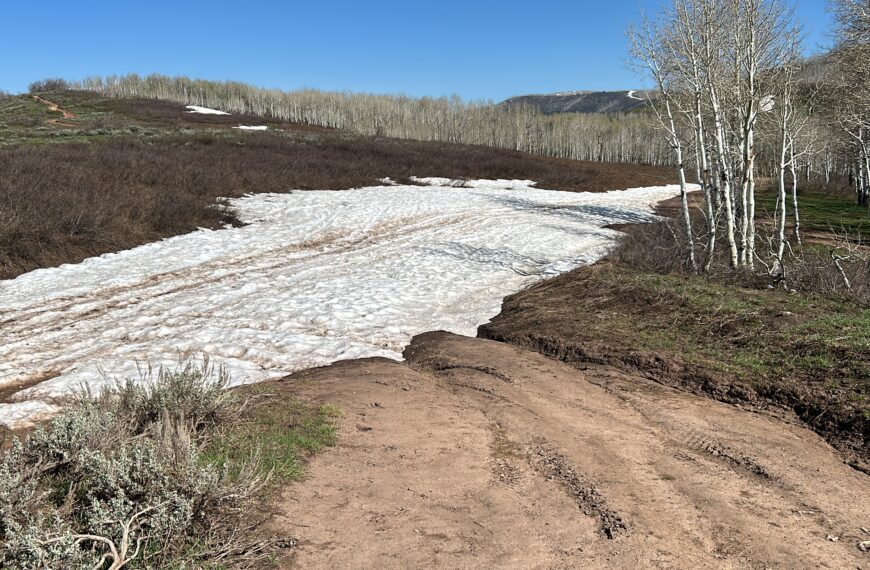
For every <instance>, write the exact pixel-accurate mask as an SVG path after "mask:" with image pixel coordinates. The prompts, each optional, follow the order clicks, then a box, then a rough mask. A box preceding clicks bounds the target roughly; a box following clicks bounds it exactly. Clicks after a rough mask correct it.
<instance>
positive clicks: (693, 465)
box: [271, 333, 870, 569]
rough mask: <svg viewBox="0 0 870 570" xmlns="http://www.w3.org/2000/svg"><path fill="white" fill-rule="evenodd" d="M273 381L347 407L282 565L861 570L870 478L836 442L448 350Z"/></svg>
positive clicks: (290, 498) (289, 494) (537, 363)
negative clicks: (844, 459) (838, 449)
mask: <svg viewBox="0 0 870 570" xmlns="http://www.w3.org/2000/svg"><path fill="white" fill-rule="evenodd" d="M405 356H406V358H407V362H406V363H397V362H392V361H388V360H383V359H367V360H358V361H349V362H343V363H338V364H335V365H333V366H329V367H326V368H321V369H316V370H309V371H305V372H301V373H299V374H296V375H293V376H291V377H289V378H287V379H285V380H282V381H278V382H275V383H273V384H272V386H273V387H274V388H275V390H276V392H277V393H278V394H289V395H292V396H294V397H298V398H301V399H303V400H308V401H313V402H317V403H321V402H328V403H332V404H336V405H338V406H339V407H340V408H341V410H342V411H343V417H342V420H341V425H340V434H339V435H340V437H339V444H338V446H337V447H335V448H333V449H331V450H329V451H327V452H325V453H323V454H322V455H319V456H318V457H316V458H315V459H314V460H313V461H312V463H311V465H310V469H309V478H308V480H307V481H305V482H303V483H300V484H296V485H293V486H291V487H288V488H287V489H286V490H285V491H284V492H283V494H282V495H281V496H280V497H278V498H276V500H275V502H274V505H273V509H274V518H273V520H272V523H271V531H272V532H275V533H276V534H278V535H279V536H280V537H281V538H283V539H284V542H283V543H284V544H286V545H288V549H287V550H286V551H284V552H283V554H282V556H281V557H280V559H279V561H278V562H279V566H280V567H282V568H420V567H448V568H493V567H499V568H531V567H535V568H693V569H694V568H788V569H793V568H860V567H862V566H863V567H867V565H868V562H870V559H868V555H867V554H865V553H863V552H862V551H861V550H860V549H859V548H858V543H859V542H861V541H865V540H868V539H870V535H868V534H867V532H866V531H864V530H862V527H864V528H867V527H870V518H868V512H867V509H866V498H867V497H868V496H870V479H868V478H867V476H865V475H863V474H861V473H859V472H857V471H855V470H853V469H850V468H849V467H847V466H846V465H844V464H843V463H842V462H841V461H840V459H839V458H838V456H837V454H836V453H835V452H834V451H833V450H832V449H831V448H830V447H829V446H828V445H827V444H826V443H825V442H824V441H822V440H821V439H820V438H819V437H818V436H816V435H815V434H814V433H812V432H811V431H808V430H806V429H804V428H802V427H799V426H797V425H790V424H787V423H784V422H782V421H780V420H778V419H776V418H772V417H770V416H767V415H762V414H757V413H752V412H748V411H744V410H740V409H738V408H736V407H733V406H729V405H726V404H722V403H719V402H715V401H712V400H709V399H706V398H703V397H698V396H695V395H692V394H688V393H685V392H681V391H678V390H674V389H672V388H669V387H665V386H662V385H660V384H657V383H654V382H652V381H649V380H646V379H644V378H641V377H639V376H637V375H636V374H628V373H625V372H621V371H618V370H615V369H612V368H609V367H606V366H590V367H588V368H586V369H582V370H578V369H577V368H575V367H571V366H568V365H566V364H563V363H560V362H557V361H554V360H550V359H547V358H545V357H544V356H542V355H539V354H537V353H533V352H529V351H526V350H523V349H521V348H517V347H512V346H508V345H505V344H501V343H497V342H492V341H487V340H481V339H471V338H465V337H459V336H455V335H450V334H447V333H427V334H424V335H421V336H419V337H417V338H415V339H414V340H413V341H412V343H411V344H410V345H409V347H408V348H407V349H406V351H405Z"/></svg>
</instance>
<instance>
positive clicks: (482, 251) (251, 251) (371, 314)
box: [0, 178, 678, 427]
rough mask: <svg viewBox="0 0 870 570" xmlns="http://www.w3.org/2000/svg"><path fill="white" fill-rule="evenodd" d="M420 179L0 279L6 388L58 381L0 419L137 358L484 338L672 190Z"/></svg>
mask: <svg viewBox="0 0 870 570" xmlns="http://www.w3.org/2000/svg"><path fill="white" fill-rule="evenodd" d="M420 180H421V181H426V182H427V183H428V184H430V185H428V186H394V185H389V186H379V187H374V188H362V189H358V190H347V191H340V192H335V191H308V192H293V193H290V194H258V195H252V196H248V197H245V198H241V199H238V200H233V201H232V205H233V206H234V207H235V208H236V209H237V210H238V212H239V215H240V217H241V219H242V220H243V221H245V222H247V223H248V225H245V226H243V227H236V228H229V229H223V230H219V231H209V230H201V231H197V232H193V233H191V234H187V235H183V236H177V237H174V238H170V239H166V240H163V241H160V242H157V243H152V244H148V245H144V246H141V247H137V248H135V249H131V250H127V251H121V252H119V253H113V254H106V255H103V256H100V257H95V258H90V259H86V260H85V261H83V262H81V263H78V264H74V265H64V266H62V267H58V268H53V269H40V270H37V271H32V272H30V273H27V274H25V275H22V276H20V277H18V278H16V279H13V280H9V281H0V336H2V338H3V342H2V343H0V386H9V385H11V384H13V383H15V382H16V381H19V382H20V381H21V379H22V378H28V377H31V378H32V377H33V376H34V375H36V374H39V373H44V372H46V371H52V372H55V373H56V372H59V373H60V374H59V375H58V376H57V377H54V378H52V379H50V380H46V381H45V382H42V383H41V384H38V385H36V386H33V387H30V388H27V389H25V390H22V391H20V392H18V393H17V394H16V395H15V396H14V398H13V399H14V401H15V403H12V404H5V405H2V406H0V423H2V424H5V425H7V426H9V427H16V426H21V425H25V424H26V423H28V422H32V421H34V418H41V417H44V416H45V415H46V414H49V413H51V412H53V411H54V410H55V408H54V406H53V405H52V404H51V403H49V402H56V400H57V399H58V398H60V399H62V398H64V397H66V396H68V395H70V394H71V393H73V392H75V391H77V390H79V389H81V386H82V385H84V386H87V387H89V388H90V389H91V390H94V391H98V390H99V389H100V388H101V387H102V386H104V384H105V382H106V381H107V380H106V378H107V377H108V378H112V377H114V378H124V377H130V378H138V377H139V374H138V369H137V362H139V363H140V364H141V363H144V362H148V363H150V364H151V365H152V366H154V367H157V366H168V367H173V366H175V365H176V364H177V362H178V360H179V356H185V355H197V354H206V355H208V356H209V357H210V358H211V360H212V362H214V363H216V364H221V365H223V366H224V367H226V368H227V371H228V372H229V373H230V374H231V376H232V378H233V380H234V381H235V382H236V383H244V382H256V381H261V380H266V379H269V378H276V377H281V376H284V375H286V374H288V373H290V372H293V371H296V370H300V369H303V368H309V367H312V366H321V365H326V364H329V363H331V362H334V361H336V360H342V359H348V358H361V357H370V356H384V357H388V358H395V359H400V358H401V351H402V348H403V347H404V346H405V345H406V344H407V343H408V341H409V340H410V338H411V337H412V336H413V335H415V334H418V333H421V332H424V331H429V330H438V329H442V330H447V331H452V332H455V333H459V334H466V335H474V334H475V331H476V329H477V327H478V325H480V324H481V323H484V322H486V321H487V320H488V319H489V318H491V317H492V316H493V315H495V314H497V313H498V311H499V310H500V306H501V301H502V298H503V297H505V296H506V295H508V294H511V293H513V292H516V291H517V290H519V289H521V288H523V287H526V286H528V285H530V284H532V283H533V282H535V281H536V280H539V279H542V278H544V277H548V276H552V275H555V274H558V273H560V272H564V271H568V270H570V269H573V268H575V267H577V266H579V265H583V264H587V263H592V262H594V261H595V260H597V259H599V258H600V257H601V256H603V255H604V254H605V253H607V251H608V250H609V249H610V248H611V247H613V245H614V244H615V242H616V239H617V236H618V233H617V232H615V231H613V230H609V229H606V228H605V226H607V225H609V224H614V223H630V222H644V221H650V220H652V219H654V216H653V214H652V213H651V210H650V207H651V205H653V204H655V203H656V202H658V201H660V200H663V199H667V198H670V197H673V196H676V195H677V193H678V187H676V186H668V187H658V188H639V189H633V190H625V191H618V192H607V193H595V194H593V193H569V192H554V191H549V190H540V189H536V188H533V187H532V183H531V182H529V181H521V180H499V181H484V180H471V181H464V182H463V186H464V187H461V188H458V187H454V186H453V185H452V183H451V181H449V180H448V181H445V180H442V179H432V178H429V179H420ZM102 371H105V374H102V373H101V372H102Z"/></svg>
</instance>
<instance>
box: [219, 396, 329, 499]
mask: <svg viewBox="0 0 870 570" xmlns="http://www.w3.org/2000/svg"><path fill="white" fill-rule="evenodd" d="M242 397H246V398H250V406H251V407H250V409H248V410H247V411H246V412H245V413H244V414H243V415H242V417H241V418H240V420H239V421H237V422H235V423H234V425H232V426H231V427H230V429H228V430H227V431H225V432H224V433H223V434H222V435H221V436H220V437H219V438H217V439H216V440H215V441H213V442H211V443H210V444H209V445H208V446H207V448H206V449H205V450H204V452H203V455H202V459H203V461H204V462H206V463H208V464H210V465H215V466H217V467H219V468H224V467H225V466H226V467H228V470H229V475H230V477H231V478H233V477H236V476H237V475H238V473H235V472H234V471H233V470H234V467H238V466H244V465H246V464H249V463H250V462H249V461H247V460H248V459H250V458H251V457H252V455H255V456H256V457H257V462H256V465H257V469H258V470H259V475H262V476H265V475H271V476H272V478H273V479H274V480H276V481H277V482H287V481H295V480H298V479H300V478H301V477H302V476H303V474H304V465H305V460H306V458H307V457H309V456H311V455H312V454H314V453H316V452H318V451H320V450H322V449H324V448H325V447H329V446H332V445H334V444H335V442H336V439H337V435H336V420H337V418H338V417H339V415H340V412H339V410H338V409H337V408H336V407H334V406H330V405H323V406H311V405H308V404H305V403H302V402H300V401H298V400H296V399H293V398H292V397H289V396H282V397H278V398H276V397H270V387H269V385H268V384H265V385H260V384H258V385H253V386H247V387H245V388H244V389H243V394H242Z"/></svg>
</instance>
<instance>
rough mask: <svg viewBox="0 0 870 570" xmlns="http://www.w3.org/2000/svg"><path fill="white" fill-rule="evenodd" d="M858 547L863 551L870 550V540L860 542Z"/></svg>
mask: <svg viewBox="0 0 870 570" xmlns="http://www.w3.org/2000/svg"><path fill="white" fill-rule="evenodd" d="M858 548H860V549H861V552H870V540H865V541H862V542H859V543H858Z"/></svg>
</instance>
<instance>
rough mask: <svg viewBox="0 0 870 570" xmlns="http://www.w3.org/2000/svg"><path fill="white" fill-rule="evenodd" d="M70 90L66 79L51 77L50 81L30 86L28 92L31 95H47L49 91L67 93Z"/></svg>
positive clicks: (35, 82)
mask: <svg viewBox="0 0 870 570" xmlns="http://www.w3.org/2000/svg"><path fill="white" fill-rule="evenodd" d="M69 88H70V86H69V83H67V81H66V79H62V78H60V77H51V78H49V79H41V80H39V81H34V82H33V83H31V84H30V85H28V87H27V90H28V91H29V92H30V93H46V92H48V91H66V90H67V89H69Z"/></svg>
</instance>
